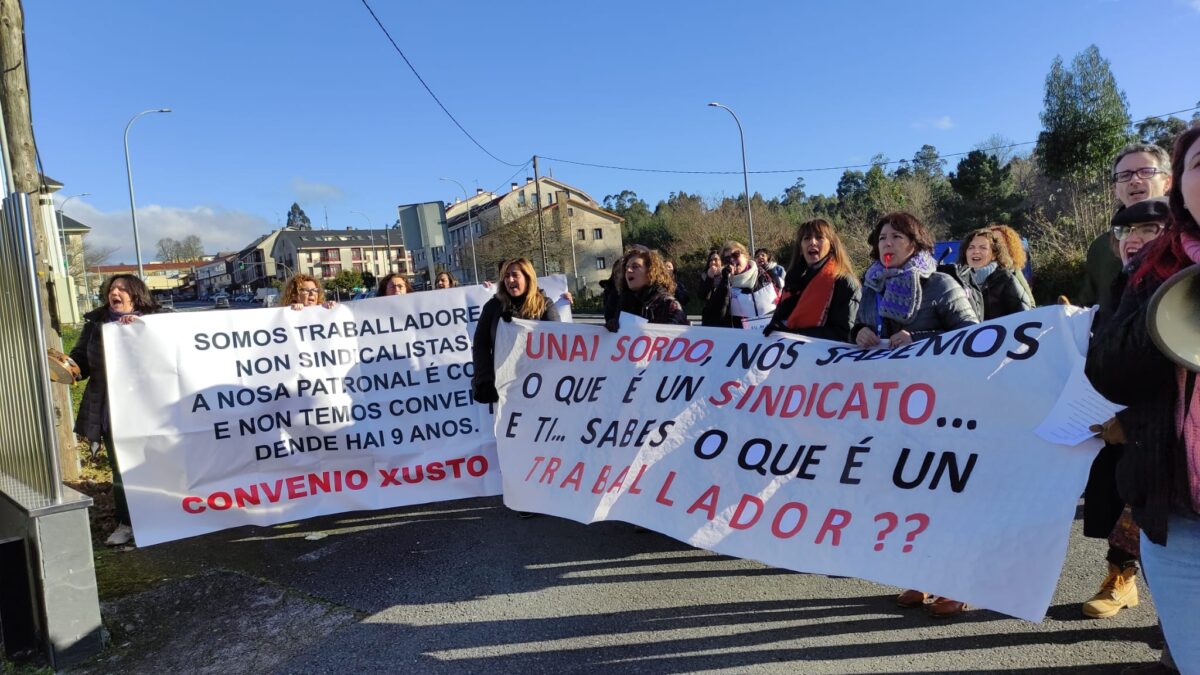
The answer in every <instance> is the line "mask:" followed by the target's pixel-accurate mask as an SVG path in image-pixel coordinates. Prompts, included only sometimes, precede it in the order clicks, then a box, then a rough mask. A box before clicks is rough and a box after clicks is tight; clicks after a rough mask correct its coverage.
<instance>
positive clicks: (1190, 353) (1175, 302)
mask: <svg viewBox="0 0 1200 675" xmlns="http://www.w3.org/2000/svg"><path fill="white" fill-rule="evenodd" d="M1146 325H1147V327H1148V328H1149V330H1150V337H1151V338H1152V339H1153V340H1154V344H1155V345H1157V346H1158V348H1159V349H1160V350H1161V351H1162V353H1163V354H1165V355H1166V356H1167V358H1169V359H1171V360H1172V361H1174V362H1175V363H1177V364H1179V365H1181V366H1183V367H1184V368H1187V369H1188V370H1194V371H1197V372H1200V265H1192V266H1191V267H1186V268H1184V269H1182V270H1180V271H1178V272H1176V273H1175V274H1173V275H1172V276H1171V278H1170V279H1167V280H1166V281H1165V282H1163V285H1162V286H1159V287H1158V290H1157V291H1155V292H1154V296H1153V297H1151V298H1150V307H1149V310H1148V311H1147V313H1146Z"/></svg>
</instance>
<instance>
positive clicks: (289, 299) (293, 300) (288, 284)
mask: <svg viewBox="0 0 1200 675" xmlns="http://www.w3.org/2000/svg"><path fill="white" fill-rule="evenodd" d="M306 281H311V282H313V283H314V284H316V285H317V290H318V291H319V292H320V294H321V295H320V301H321V302H324V301H325V286H324V285H322V284H321V280H320V279H318V278H316V277H314V276H312V275H309V274H293V275H292V276H291V277H290V278H289V279H288V280H287V281H285V282H284V284H283V301H282V304H285V305H297V304H300V305H302V304H304V303H303V302H301V301H300V284H302V283H304V282H306Z"/></svg>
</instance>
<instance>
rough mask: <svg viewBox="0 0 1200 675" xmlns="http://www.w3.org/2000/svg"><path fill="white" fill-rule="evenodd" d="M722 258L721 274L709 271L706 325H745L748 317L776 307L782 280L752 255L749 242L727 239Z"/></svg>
mask: <svg viewBox="0 0 1200 675" xmlns="http://www.w3.org/2000/svg"><path fill="white" fill-rule="evenodd" d="M721 261H722V262H723V263H724V265H725V266H724V267H722V268H721V271H720V276H719V277H718V278H714V277H712V275H711V270H709V272H708V275H709V278H710V280H711V282H712V287H711V288H712V292H711V294H710V295H709V296H708V299H707V300H706V301H705V303H704V310H703V312H702V313H701V315H700V316H701V324H702V325H704V326H723V327H727V328H744V327H745V326H746V322H747V321H750V320H751V319H757V318H759V317H763V316H766V315H768V314H770V313H771V312H774V311H775V305H776V303H778V302H779V292H778V282H777V281H776V280H775V277H773V276H771V273H770V272H768V271H767V268H766V267H764V266H763V265H760V264H758V263H757V262H755V261H754V259H753V258H751V257H750V252H749V251H747V250H746V247H745V246H743V245H742V244H741V243H740V242H736V241H730V242H727V243H726V244H725V246H724V247H723V248H722V249H721Z"/></svg>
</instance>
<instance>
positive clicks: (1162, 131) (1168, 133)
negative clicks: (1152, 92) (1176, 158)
mask: <svg viewBox="0 0 1200 675" xmlns="http://www.w3.org/2000/svg"><path fill="white" fill-rule="evenodd" d="M1187 127H1188V123H1187V122H1184V121H1183V120H1181V119H1179V118H1178V117H1175V116H1174V115H1172V116H1171V117H1168V118H1167V119H1163V118H1161V117H1152V118H1150V119H1148V120H1142V121H1141V122H1138V123H1137V125H1136V126H1135V127H1134V131H1136V132H1137V135H1138V138H1140V139H1141V141H1142V142H1143V143H1152V144H1154V145H1157V146H1159V147H1161V148H1163V149H1164V150H1166V151H1167V152H1170V151H1171V144H1172V143H1174V142H1175V137H1176V136H1178V135H1179V134H1180V133H1181V132H1183V131H1185V130H1186V129H1187Z"/></svg>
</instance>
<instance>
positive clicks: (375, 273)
mask: <svg viewBox="0 0 1200 675" xmlns="http://www.w3.org/2000/svg"><path fill="white" fill-rule="evenodd" d="M350 213H357V214H358V215H360V216H362V217H363V220H365V221H367V233H368V234H369V235H370V236H371V276H373V277H374V276H378V275H379V266H378V265H376V264H375V226H374V225H372V224H371V219H370V218H369V217H368V216H367V214H365V213H363V212H362V211H355V210H354V209H350Z"/></svg>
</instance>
